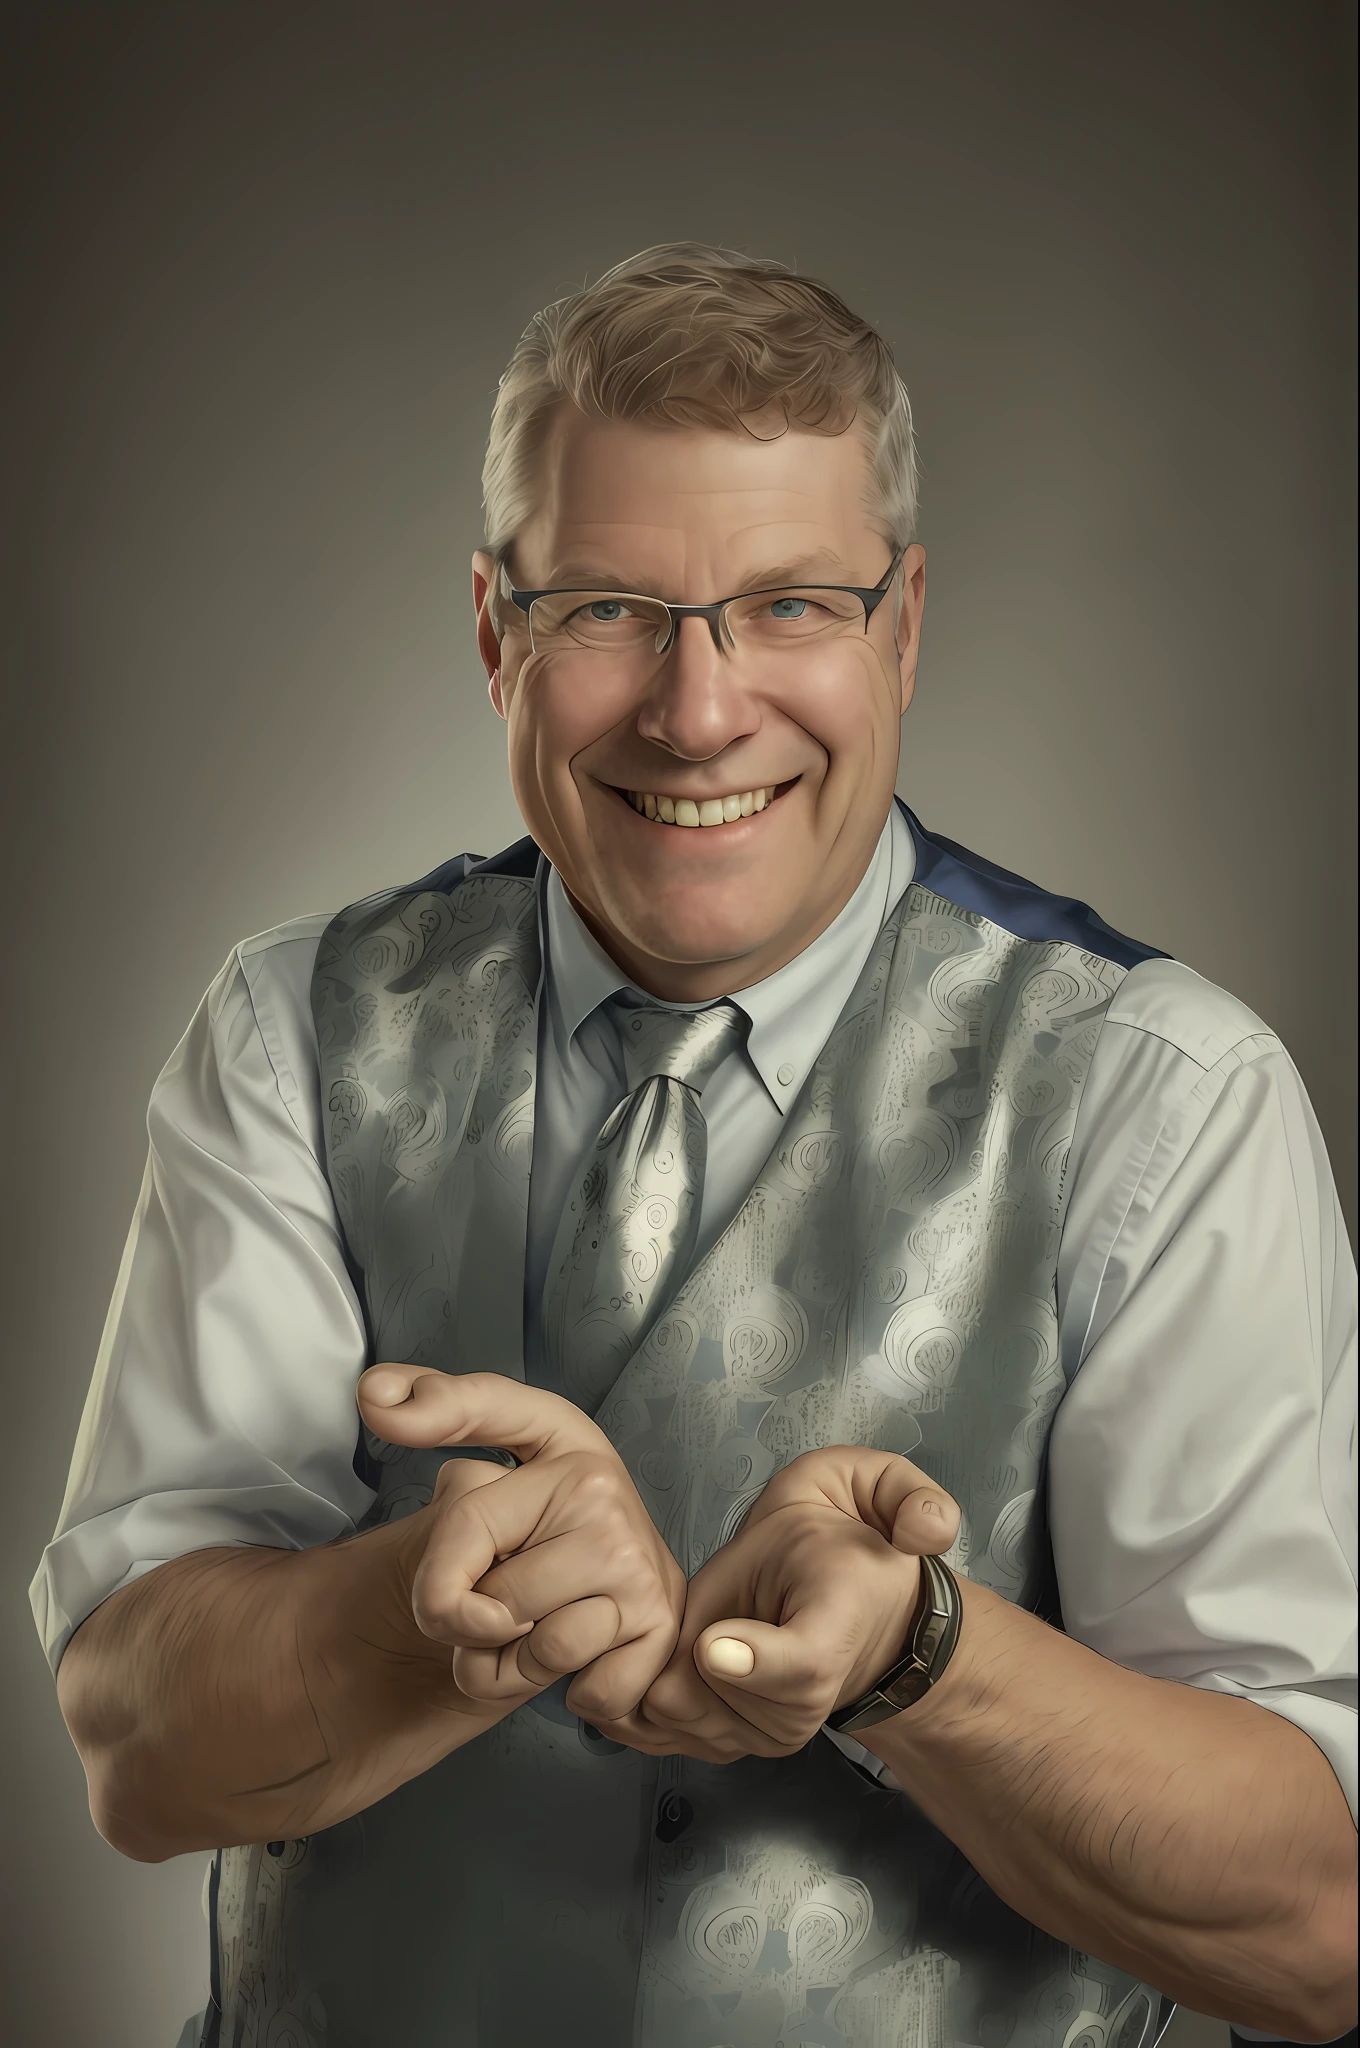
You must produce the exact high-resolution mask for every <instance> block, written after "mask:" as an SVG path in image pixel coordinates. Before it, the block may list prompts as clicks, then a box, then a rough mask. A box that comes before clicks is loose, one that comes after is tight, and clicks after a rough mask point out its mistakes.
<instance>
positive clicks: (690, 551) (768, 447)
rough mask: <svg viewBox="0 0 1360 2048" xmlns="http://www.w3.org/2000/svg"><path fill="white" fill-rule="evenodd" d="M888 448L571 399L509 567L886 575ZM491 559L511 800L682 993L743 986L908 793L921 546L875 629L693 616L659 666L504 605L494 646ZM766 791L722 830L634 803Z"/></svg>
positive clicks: (625, 586)
mask: <svg viewBox="0 0 1360 2048" xmlns="http://www.w3.org/2000/svg"><path fill="white" fill-rule="evenodd" d="M870 459H871V458H870V455H869V450H868V447H867V444H866V441H865V438H864V436H863V435H862V434H861V433H860V432H859V431H857V430H856V429H854V428H852V429H851V430H850V431H848V432H846V433H843V434H839V435H826V434H812V433H805V432H799V431H796V430H795V431H790V432H787V433H781V434H779V435H778V436H777V438H773V439H770V440H757V439H755V438H754V437H753V436H751V435H749V434H747V433H745V432H741V431H732V432H724V431H720V430H717V429H709V428H657V427H652V426H648V425H643V424H636V423H619V422H612V421H601V420H594V419H589V418H586V417H585V416H584V415H582V414H580V413H578V412H577V411H576V410H575V409H574V408H570V407H564V409H563V411H562V412H561V414H560V415H559V416H558V418H557V420H556V421H555V422H554V425H553V429H552V432H551V434H550V436H549V439H548V443H547V446H546V448H545V450H544V454H543V460H542V467H541V489H540V494H539V500H538V509H537V511H536V514H535V517H534V518H533V520H532V521H531V523H530V524H529V525H527V526H526V527H525V528H524V529H523V531H522V532H521V533H520V535H519V536H518V537H517V539H516V542H515V545H514V549H513V551H512V555H511V561H510V571H511V574H512V577H513V580H514V583H515V585H516V587H517V588H520V589H528V590H544V589H553V588H558V587H562V586H568V587H577V588H580V587H589V588H593V589H595V590H617V591H623V592H631V593H640V594H642V595H644V596H651V597H660V598H666V599H669V600H670V601H672V602H673V603H677V604H711V603H713V602H714V601H715V600H716V599H719V598H725V597H729V596H731V595H732V594H733V593H735V592H740V591H745V590H758V589H762V588H770V587H773V586H777V585H780V584H790V583H826V584H848V585H852V586H856V587H863V588H869V587H872V586H873V585H875V584H877V583H878V582H879V581H880V579H881V578H882V577H883V575H884V574H885V572H886V570H887V568H888V566H889V562H890V560H891V551H890V549H889V546H888V543H887V542H886V541H885V540H884V539H883V537H882V535H881V534H880V533H878V532H877V531H876V530H875V527H874V525H873V522H872V520H871V517H870V511H869V499H870ZM492 574H493V567H492V563H491V560H490V558H489V557H488V556H486V555H484V554H479V555H477V556H476V557H474V562H473V587H474V595H475V598H476V602H477V606H478V613H479V619H478V628H479V642H480V645H481V650H482V655H483V659H484V660H485V662H486V666H487V669H488V672H489V673H490V675H491V695H492V701H493V703H494V704H495V706H496V708H497V710H498V711H500V712H501V714H502V716H503V717H504V718H505V720H506V723H507V726H508V729H509V750H510V775H511V781H512V784H513V787H514V792H515V797H516V800H517V802H518V804H519V807H520V810H521V812H522V813H523V816H524V819H525V822H526V824H527V825H528V827H529V830H530V832H531V833H532V834H533V836H534V838H535V840H536V841H537V842H538V844H539V845H540V846H541V847H542V849H543V851H544V852H545V853H546V854H547V856H548V858H549V860H550V861H551V862H552V863H553V866H554V867H555V868H556V869H557V870H558V872H559V874H560V875H561V877H562V879H563V881H564V882H565V884H566V886H567V889H568V891H569V892H570V894H571V896H572V898H573V899H574V901H575V903H576V904H577V906H578V908H579V909H580V910H581V912H582V913H583V915H584V917H585V919H586V922H587V923H588V924H589V926H590V927H591V929H592V930H593V931H594V933H595V935H596V937H597V938H598V939H599V940H600V942H601V944H602V945H603V946H604V947H605V949H606V951H608V952H609V953H610V954H611V955H612V957H613V958H614V959H615V960H616V961H617V962H618V963H619V965H620V966H621V967H623V968H624V969H625V971H626V972H628V973H629V974H630V975H631V976H632V978H633V979H634V980H635V981H636V982H638V983H639V985H640V986H642V987H644V988H647V989H649V990H650V991H651V992H652V993H653V994H655V995H659V996H661V997H662V998H663V999H666V1000H671V1001H681V1002H683V1001H686V1000H696V1001H702V1000H707V999H708V998H710V997H712V996H714V995H720V994H728V993H730V992H731V991H732V990H734V989H740V988H745V987H748V986H749V985H750V984H751V983H753V982H755V981H759V980H761V979H762V978H763V977H764V976H765V975H767V974H772V973H773V972H774V971H775V969H776V968H777V967H780V966H782V965H783V964H784V963H785V962H786V961H787V960H791V959H792V958H793V957H794V956H795V955H796V954H798V953H800V952H801V951H802V950H803V948H804V947H805V946H807V945H809V944H810V943H811V941H812V940H813V939H814V938H815V937H816V936H817V934H818V933H819V932H820V931H822V930H824V929H825V927H826V926H827V925H828V924H829V923H830V922H831V920H832V919H833V918H834V917H835V916H836V914H837V912H838V911H839V910H840V909H841V908H842V907H843V905H844V904H845V903H846V902H847V901H848V900H849V898H850V896H851V895H852V894H853V893H854V890H855V888H856V886H857V884H858V883H859V881H860V879H861V877H862V876H863V874H864V872H865V869H866V868H867V866H868V863H869V859H870V857H871V855H872V852H873V849H874V846H875V843H876V841H877V839H878V837H879V834H880V832H881V831H882V828H883V822H884V820H885V818H886V817H887V815H888V809H889V806H890V804H891V802H892V794H893V785H894V781H895V778H896V774H897V757H898V738H899V723H900V720H901V717H902V713H903V712H904V710H905V709H906V706H907V704H908V702H909V700H910V696H911V690H912V684H913V681H914V678H915V670H916V653H917V643H918V637H919V628H920V616H921V608H922V604H923V601H924V594H925V555H924V552H923V550H922V549H920V548H919V547H913V548H911V549H909V550H908V553H907V557H906V561H905V563H904V565H903V570H902V579H903V597H902V603H901V605H900V607H899V605H898V603H897V602H896V596H895V593H893V594H890V595H889V596H888V597H886V598H885V599H884V600H883V601H882V603H881V604H879V605H878V606H877V608H876V609H875V611H874V613H873V615H872V617H871V618H870V620H869V623H868V630H867V632H866V631H865V630H863V628H862V627H859V626H856V627H855V628H853V629H852V630H849V631H845V632H841V633H835V634H831V635H829V636H828V635H821V636H819V637H818V638H816V639H815V640H814V641H812V642H810V643H808V644H807V645H804V646H802V647H799V648H798V649H796V650H792V649H791V651H790V653H789V655H788V657H787V658H784V657H783V655H782V652H779V653H776V654H775V655H773V656H771V655H770V654H769V653H768V652H765V653H762V654H761V655H760V656H759V658H755V659H753V658H750V657H749V656H748V654H747V653H746V652H745V651H744V650H741V649H739V650H737V651H735V652H734V651H732V650H730V649H726V648H724V649H719V647H718V646H716V645H715V643H714V639H713V636H712V633H711V632H710V630H709V626H708V623H707V621H706V620H704V619H683V620H681V621H680V623H679V626H678V629H677V631H676V635H675V639H674V642H673V644H672V646H671V648H670V650H669V652H668V653H667V655H666V656H665V659H664V660H663V661H662V662H660V664H659V665H653V666H652V668H651V669H650V670H649V671H648V670H647V669H646V667H645V664H644V665H643V669H642V671H641V672H640V671H639V668H638V665H637V664H636V663H633V662H629V661H625V660H620V659H618V658H616V657H615V656H613V655H612V654H601V653H599V652H598V651H596V650H593V649H588V648H584V647H578V646H574V645H573V646H570V647H568V648H565V649H562V648H553V649H544V650H541V651H539V652H538V653H535V652H534V651H533V650H532V649H531V646H530V638H529V630H528V622H527V620H526V619H524V617H523V614H521V613H519V612H518V611H516V610H515V609H514V608H513V607H511V606H510V605H509V604H508V602H507V603H505V604H504V605H503V607H502V609H503V612H506V613H509V614H510V616H509V617H508V618H503V619H502V626H503V635H502V637H501V638H499V639H498V638H497V634H496V629H495V626H494V625H493V623H492V617H491V611H490V606H489V603H488V583H489V580H490V579H491V578H492ZM771 788H773V789H774V791H775V796H774V799H773V801H772V802H770V803H768V804H767V805H766V806H765V808H763V809H761V810H759V811H753V812H752V813H751V814H750V815H749V816H744V817H740V818H737V819H735V820H732V821H731V822H725V823H723V824H721V825H702V826H698V827H695V826H685V825H681V824H667V823H663V822H661V821H660V820H654V819H652V818H649V817H646V816H643V815H641V814H640V813H639V811H638V810H637V809H636V808H635V807H634V804H633V802H632V801H630V797H632V796H652V797H656V798H662V797H669V798H670V799H671V800H672V801H673V802H675V801H679V800H680V799H684V798H688V799H689V800H690V801H691V802H693V803H694V804H696V805H701V804H703V803H704V802H706V801H711V800H713V799H721V798H725V797H741V796H744V795H745V794H746V793H748V792H751V793H755V792H758V791H761V790H769V789H771ZM729 808H731V806H729ZM710 815H711V814H710Z"/></svg>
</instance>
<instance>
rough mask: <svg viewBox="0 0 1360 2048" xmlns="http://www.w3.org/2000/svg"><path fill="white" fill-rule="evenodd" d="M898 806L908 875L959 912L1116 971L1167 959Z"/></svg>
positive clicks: (1074, 902) (1077, 904) (1086, 905)
mask: <svg viewBox="0 0 1360 2048" xmlns="http://www.w3.org/2000/svg"><path fill="white" fill-rule="evenodd" d="M897 803H898V808H899V810H900V811H901V812H902V815H903V817H904V818H905V819H906V821H907V823H908V825H910V827H911V836H912V838H913V839H914V840H915V841H916V872H915V874H914V875H913V876H912V880H913V881H914V882H919V883H920V884H921V886H922V888H925V889H930V890H933V891H934V893H935V895H937V896H943V897H944V898H945V899H946V901H948V902H950V903H957V905H958V907H959V909H960V910H975V911H978V912H980V914H981V915H982V916H983V917H985V918H987V919H988V920H989V921H990V922H991V923H992V924H998V925H1000V927H1001V929H1002V931H1005V932H1014V934H1015V936H1016V938H1018V939H1033V940H1035V941H1037V942H1038V943H1039V944H1041V945H1051V944H1053V943H1055V942H1057V941H1061V942H1063V943H1065V944H1066V945H1069V946H1078V947H1080V949H1081V951H1082V952H1083V953H1094V954H1095V955H1096V956H1097V958H1098V959H1101V960H1111V961H1113V962H1114V964H1115V966H1116V967H1136V966H1137V965H1138V963H1139V961H1140V960H1165V959H1166V958H1167V955H1166V954H1165V953H1161V952H1159V951H1158V950H1157V948H1156V947H1155V946H1144V945H1142V944H1140V942H1139V941H1138V940H1137V939H1127V938H1125V937H1124V935H1123V933H1122V932H1117V931H1115V930H1114V929H1113V927H1112V926H1110V925H1108V924H1106V922H1105V920H1104V918H1103V917H1100V916H1098V915H1097V913H1096V912H1095V911H1094V910H1092V908H1091V906H1090V904H1089V903H1080V902H1078V900H1077V898H1076V897H1075V896H1054V895H1052V894H1051V893H1050V892H1049V891H1048V890H1047V889H1041V888H1039V887H1038V885H1037V884H1036V883H1034V882H1027V881H1026V880H1025V878H1024V876H1023V875H1013V874H1012V873H1011V872H1010V870H1009V869H1008V868H999V867H997V866H996V865H995V863H994V862H992V861H989V860H984V859H983V858H982V856H981V854H978V853H970V852H969V851H968V849H967V847H966V846H959V845H956V844H955V842H954V841H953V840H952V839H943V838H941V836H940V834H939V833H938V832H927V830H926V828H925V826H924V825H923V824H922V823H921V821H920V819H919V818H918V817H916V815H915V813H914V812H912V811H910V810H908V809H907V806H906V805H905V804H904V803H903V802H902V799H901V798H900V797H899V798H898V799H897Z"/></svg>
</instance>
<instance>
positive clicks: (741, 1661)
mask: <svg viewBox="0 0 1360 2048" xmlns="http://www.w3.org/2000/svg"><path fill="white" fill-rule="evenodd" d="M704 1662H705V1663H706V1664H707V1665H708V1667H709V1669H710V1670H711V1671H719V1672H721V1673H722V1675H723V1677H724V1678H749V1677H750V1676H751V1673H752V1672H753V1671H754V1670H755V1668H756V1653H755V1651H754V1650H753V1649H752V1648H751V1645H750V1644H749V1643H743V1642H739V1641H738V1639H737V1638H736V1636H719V1637H718V1638H717V1640H716V1641H715V1642H712V1643H710V1644H709V1646H708V1648H707V1649H706V1650H705V1652H704Z"/></svg>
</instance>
